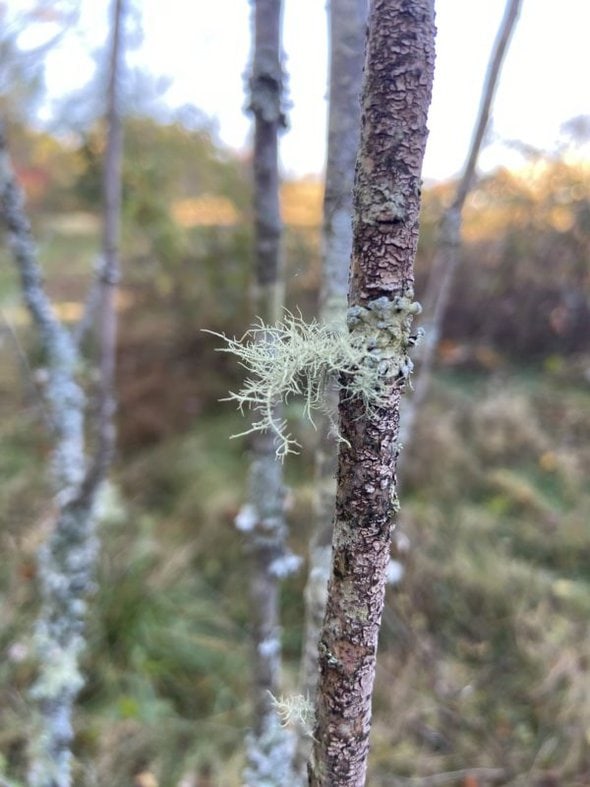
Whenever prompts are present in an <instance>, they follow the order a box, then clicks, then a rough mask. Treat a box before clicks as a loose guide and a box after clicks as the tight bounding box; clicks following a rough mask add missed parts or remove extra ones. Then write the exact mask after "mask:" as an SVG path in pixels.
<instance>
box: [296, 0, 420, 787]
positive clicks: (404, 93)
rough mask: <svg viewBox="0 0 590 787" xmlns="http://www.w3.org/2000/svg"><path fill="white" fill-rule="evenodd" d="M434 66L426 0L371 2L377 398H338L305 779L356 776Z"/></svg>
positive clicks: (357, 270) (363, 758)
mask: <svg viewBox="0 0 590 787" xmlns="http://www.w3.org/2000/svg"><path fill="white" fill-rule="evenodd" d="M433 69H434V10H433V2H432V0H414V2H407V0H373V2H372V4H371V10H370V14H369V33H368V40H367V54H366V59H365V82H364V89H363V99H362V120H361V143H360V150H359V155H358V160H357V168H356V178H355V191H354V214H353V215H354V223H353V254H352V263H351V280H350V290H349V311H348V322H349V326H350V329H351V331H352V332H353V333H354V332H359V331H360V335H361V336H362V337H365V338H366V350H367V356H368V357H373V358H374V360H375V363H376V364H377V365H378V367H379V368H382V371H383V385H384V387H385V391H386V395H387V398H388V406H381V407H379V408H377V410H376V412H373V413H367V412H366V408H365V407H364V405H363V402H362V400H361V399H360V397H354V396H350V395H348V396H347V395H346V380H343V381H342V383H343V389H344V391H343V395H341V398H340V432H341V435H342V438H343V439H342V441H341V443H340V449H339V455H338V475H337V494H336V511H335V518H334V534H333V540H332V550H333V556H332V567H331V577H330V583H329V588H328V601H327V608H326V615H325V619H324V624H323V627H322V632H321V637H320V645H319V664H320V679H319V684H318V692H317V707H316V727H315V730H314V746H313V754H312V759H311V762H310V765H309V779H310V784H311V785H315V786H319V785H323V786H325V785H339V786H340V785H342V786H343V785H355V786H358V785H362V784H364V783H365V778H366V766H367V755H368V745H369V743H368V738H369V731H370V725H371V697H372V690H373V683H374V677H375V665H376V652H377V637H378V632H379V627H380V623H381V615H382V610H383V601H384V593H385V582H386V569H387V565H388V562H389V551H390V543H391V528H392V517H393V514H394V512H395V509H396V495H395V464H396V459H397V455H398V451H399V448H398V429H399V402H400V396H401V393H402V389H403V387H404V382H405V372H409V369H410V368H411V367H410V364H409V362H408V359H407V352H408V348H409V345H410V344H411V337H410V331H411V329H410V324H411V318H412V314H413V313H414V312H415V311H416V310H417V307H416V305H415V304H414V303H413V280H414V279H413V261H414V257H415V253H416V246H417V241H418V216H419V210H420V189H421V179H420V173H421V167H422V159H423V155H424V148H425V145H426V137H427V128H426V119H427V112H428V106H429V103H430V95H431V88H432V77H433Z"/></svg>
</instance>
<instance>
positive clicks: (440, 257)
mask: <svg viewBox="0 0 590 787" xmlns="http://www.w3.org/2000/svg"><path fill="white" fill-rule="evenodd" d="M521 3H522V0H509V1H508V3H507V5H506V10H505V12H504V18H503V20H502V24H501V26H500V29H499V31H498V35H497V37H496V41H495V43H494V47H493V50H492V54H491V57H490V62H489V64H488V69H487V72H486V78H485V82H484V86H483V92H482V96H481V103H480V107H479V115H478V118H477V123H476V125H475V131H474V134H473V139H472V141H471V147H470V150H469V155H468V157H467V161H466V163H465V167H464V169H463V173H462V175H461V178H460V179H459V183H458V184H457V190H456V192H455V196H454V198H453V201H452V203H451V205H450V206H449V207H448V209H447V210H446V211H445V213H444V215H443V218H442V221H441V225H440V232H439V238H438V244H437V251H436V255H435V257H434V262H433V264H432V270H431V273H430V276H429V278H428V284H427V287H426V292H425V294H424V299H423V303H422V305H423V308H424V320H423V322H424V329H425V334H424V338H423V339H422V341H421V342H420V345H419V348H418V361H419V366H418V370H417V374H416V375H415V377H414V382H413V388H414V391H413V393H412V395H411V396H409V397H408V398H407V399H406V400H405V401H404V407H403V411H402V418H401V427H400V442H401V443H402V445H409V444H410V443H411V440H412V435H413V432H414V426H415V423H416V414H417V413H418V412H419V410H420V408H421V406H422V403H423V402H424V399H425V397H426V394H427V392H428V388H429V386H430V377H431V371H432V364H433V361H434V355H435V352H436V348H437V345H438V341H439V336H440V330H441V325H442V321H443V318H444V315H445V312H446V310H447V306H448V304H449V299H450V293H451V284H452V281H453V276H454V275H455V269H456V267H457V263H458V261H459V252H460V246H461V221H462V213H463V206H464V205H465V200H466V199H467V195H468V194H469V192H470V191H471V189H472V188H473V185H474V181H475V168H476V166H477V160H478V158H479V153H480V150H481V146H482V144H483V140H484V138H485V133H486V129H487V127H488V123H489V119H490V111H491V106H492V101H493V98H494V93H495V92H496V86H497V84H498V78H499V76H500V70H501V68H502V63H503V61H504V57H505V55H506V52H507V50H508V44H509V43H510V38H511V36H512V32H513V30H514V27H515V25H516V21H517V19H518V14H519V12H520V6H521ZM402 465H403V454H402V462H401V463H400V467H399V470H400V471H401V467H402Z"/></svg>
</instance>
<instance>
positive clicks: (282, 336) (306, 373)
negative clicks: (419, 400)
mask: <svg viewBox="0 0 590 787" xmlns="http://www.w3.org/2000/svg"><path fill="white" fill-rule="evenodd" d="M419 313H420V305H419V304H418V303H416V302H414V300H413V292H412V291H409V292H407V293H406V294H405V295H403V296H397V297H395V298H393V299H389V298H386V297H381V298H376V299H375V300H374V301H371V302H369V303H368V305H367V306H353V307H351V308H349V309H348V312H347V314H346V324H345V323H344V321H340V322H338V321H336V322H334V321H331V322H330V323H321V322H318V321H316V320H312V321H311V322H310V323H307V322H305V321H304V320H303V318H302V317H301V316H300V315H299V316H296V315H294V314H291V313H290V312H287V311H286V312H285V314H284V317H283V319H282V320H279V321H277V322H276V323H275V324H274V325H272V326H269V325H265V324H264V323H263V322H262V321H259V322H258V323H257V324H255V325H254V326H253V327H252V328H251V329H250V330H249V331H247V332H246V333H245V334H244V335H243V336H242V338H241V339H229V338H228V337H227V336H225V335H224V334H214V335H215V336H220V337H221V338H222V339H223V340H224V341H225V342H227V347H223V348H220V349H221V351H223V352H230V353H232V354H234V355H235V356H237V358H238V359H239V362H240V365H241V366H243V367H244V368H245V369H246V370H247V372H248V377H247V378H246V380H245V381H244V384H243V387H242V388H241V390H240V391H238V392H230V395H229V396H228V397H226V399H225V401H235V402H236V403H237V405H238V407H239V409H240V410H242V411H243V410H244V409H251V410H253V411H254V412H255V413H256V414H257V415H258V416H260V417H259V419H258V420H255V421H253V422H252V423H251V425H250V427H249V429H246V430H245V431H244V432H240V433H239V434H237V435H232V437H241V436H243V435H247V434H250V433H252V432H260V431H267V430H269V431H271V432H273V433H274V434H275V436H276V439H277V449H276V453H277V456H278V457H279V458H281V459H283V458H284V457H285V456H286V455H287V454H289V453H295V452H296V451H295V449H296V448H297V447H298V444H297V441H296V440H295V439H294V438H293V436H292V435H291V433H290V432H289V431H288V429H287V422H286V420H285V419H283V418H282V417H280V416H279V415H277V404H278V403H279V402H287V401H288V400H289V399H290V398H291V397H293V396H300V397H302V399H303V402H304V414H305V415H306V416H307V418H308V419H309V420H310V421H311V423H312V424H313V411H314V410H318V411H321V412H325V413H327V415H328V417H329V418H330V420H331V423H332V424H333V425H334V424H335V418H336V414H335V413H334V412H332V411H330V409H329V407H328V405H327V404H326V402H327V401H328V397H326V396H325V393H326V389H327V387H328V386H330V385H338V386H339V388H340V391H341V393H342V392H344V393H345V395H347V396H350V397H360V399H361V400H362V402H363V403H364V406H365V409H366V412H367V414H368V415H369V416H370V417H372V416H374V414H375V413H376V412H377V410H378V409H379V408H382V407H387V406H388V405H389V403H390V396H391V392H392V390H393V389H394V388H396V387H402V386H403V385H404V384H405V382H406V380H407V379H408V377H409V375H410V373H411V371H412V362H411V360H410V358H409V356H408V349H409V348H410V347H411V346H413V344H415V342H416V339H417V336H412V335H411V323H412V318H413V316H414V315H415V314H419Z"/></svg>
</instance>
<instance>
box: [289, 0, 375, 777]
mask: <svg viewBox="0 0 590 787" xmlns="http://www.w3.org/2000/svg"><path fill="white" fill-rule="evenodd" d="M328 16H329V32H330V90H329V104H328V148H327V162H326V186H325V192H324V209H323V212H324V221H323V233H322V241H323V248H322V257H323V266H322V284H321V289H320V314H319V317H320V321H321V322H324V323H330V322H335V321H339V322H344V320H345V318H346V303H347V293H348V270H349V263H350V255H351V252H352V188H353V183H354V168H355V162H356V155H357V151H358V144H359V136H360V114H361V110H360V93H361V83H362V73H363V58H364V51H365V37H366V21H367V0H331V2H329V4H328ZM327 396H328V397H330V400H331V401H329V402H327V409H328V410H329V411H331V412H336V410H337V405H338V393H337V388H336V386H333V387H332V388H331V389H328V391H327ZM316 425H317V429H318V435H320V436H321V437H320V439H318V441H317V445H316V449H315V487H316V488H315V506H314V509H315V510H314V532H313V535H312V538H311V543H310V548H309V569H308V578H307V583H306V587H305V626H304V635H303V651H302V659H301V675H300V691H301V694H302V695H303V696H304V697H306V698H310V699H312V698H314V697H315V692H316V686H317V681H318V640H319V633H320V629H321V625H322V621H323V618H324V612H325V607H326V597H327V587H328V578H329V575H330V556H331V547H330V543H331V539H332V519H333V515H334V498H335V494H336V482H335V476H336V453H337V452H336V445H337V444H336V441H335V439H334V437H333V436H332V439H330V437H329V432H330V423H329V419H328V418H327V417H326V416H325V415H323V416H322V417H320V418H318V419H317V424H316ZM298 733H299V739H298V747H297V755H296V764H295V771H296V773H297V774H298V776H299V778H300V779H302V780H303V774H304V773H305V771H306V764H307V760H308V759H309V754H310V752H311V738H310V737H309V735H308V734H306V733H305V731H304V730H302V729H301V730H298Z"/></svg>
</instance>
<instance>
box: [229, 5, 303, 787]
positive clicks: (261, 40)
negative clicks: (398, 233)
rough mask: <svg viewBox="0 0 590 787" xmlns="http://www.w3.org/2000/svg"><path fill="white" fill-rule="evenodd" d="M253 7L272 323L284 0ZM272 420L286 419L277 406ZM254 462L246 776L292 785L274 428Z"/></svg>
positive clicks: (266, 310) (261, 209) (260, 233)
mask: <svg viewBox="0 0 590 787" xmlns="http://www.w3.org/2000/svg"><path fill="white" fill-rule="evenodd" d="M253 7H254V25H253V38H254V47H253V62H252V71H251V77H250V110H251V111H252V113H253V115H254V161H253V169H254V268H255V281H254V285H255V286H254V290H255V298H254V309H255V313H256V314H258V315H259V316H260V317H261V318H262V319H264V320H265V321H267V322H273V321H274V320H276V319H277V317H278V314H279V310H280V307H281V305H282V289H283V284H282V263H281V230H282V225H281V217H280V208H279V169H278V134H279V131H280V129H281V128H282V127H283V126H284V125H285V120H284V116H283V111H282V104H281V102H282V85H283V74H282V67H281V52H280V28H281V0H254V3H253ZM271 419H272V420H273V422H280V421H281V417H280V415H279V414H278V413H277V412H276V411H273V412H272V414H271ZM250 461H251V464H250V474H249V481H248V496H247V502H246V503H245V505H244V506H243V507H242V510H241V511H240V513H239V515H238V517H237V520H236V524H237V526H238V528H240V529H241V530H242V531H244V533H245V536H246V542H247V551H248V555H249V563H250V565H249V582H250V595H251V599H252V635H253V636H252V639H253V665H254V687H253V702H254V718H253V729H252V731H251V733H250V735H249V738H248V740H247V751H246V759H247V764H246V770H245V773H244V778H245V782H246V784H247V785H249V787H258V786H259V785H266V787H287V785H289V776H290V765H291V758H292V744H293V741H292V736H291V735H290V733H289V732H288V731H287V730H285V729H284V728H283V727H282V726H281V724H280V721H279V719H278V716H277V714H276V710H275V708H274V704H273V696H278V694H279V693H280V691H279V688H280V685H279V684H280V665H281V631H280V626H279V586H280V582H281V580H282V579H283V577H284V576H285V575H286V574H287V573H290V572H291V571H292V570H293V569H294V566H295V565H296V564H297V563H298V561H297V560H296V558H294V556H292V555H290V553H289V551H288V549H287V547H286V525H285V520H284V498H285V491H284V486H283V478H282V468H281V464H280V462H279V461H278V460H277V458H276V456H275V448H274V442H273V437H272V436H271V435H270V434H257V435H255V436H254V437H253V439H252V442H251V460H250Z"/></svg>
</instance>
